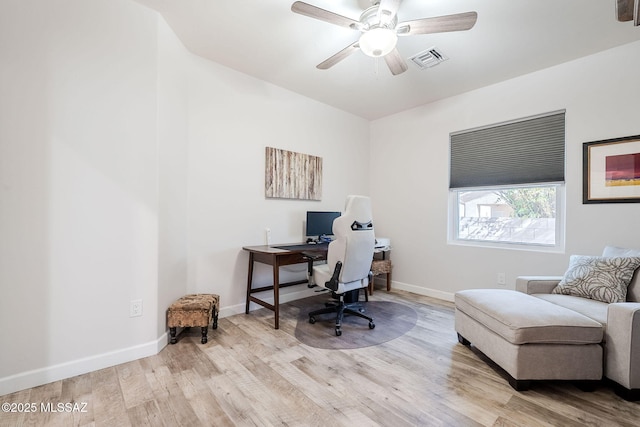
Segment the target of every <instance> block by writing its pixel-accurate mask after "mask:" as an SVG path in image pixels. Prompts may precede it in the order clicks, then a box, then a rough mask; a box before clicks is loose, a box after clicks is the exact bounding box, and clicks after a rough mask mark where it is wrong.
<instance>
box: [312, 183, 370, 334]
mask: <svg viewBox="0 0 640 427" xmlns="http://www.w3.org/2000/svg"><path fill="white" fill-rule="evenodd" d="M333 234H334V235H335V240H333V241H332V242H331V243H329V249H328V252H327V263H326V264H320V265H317V266H313V268H310V269H309V270H310V271H309V284H310V286H314V285H317V286H322V287H324V288H327V289H329V290H331V291H332V294H333V296H334V298H336V299H337V302H336V303H335V304H327V307H325V308H324V309H320V310H316V311H312V312H311V313H309V323H315V322H316V316H318V315H321V314H325V313H336V335H337V336H340V335H342V330H341V326H342V318H343V316H344V314H345V313H348V314H352V315H355V316H358V317H362V318H364V319H367V320H368V321H369V329H373V328H375V326H376V325H375V324H374V323H373V319H372V318H371V317H369V316H365V315H364V314H363V312H364V308H363V306H362V304H360V303H358V297H359V293H360V289H362V288H365V289H366V288H367V287H368V286H369V282H370V280H371V260H372V259H373V250H374V246H375V235H374V231H373V221H372V215H371V201H370V200H369V198H368V197H365V196H348V197H347V202H346V206H345V211H344V213H343V214H342V215H341V216H340V217H338V218H336V219H335V220H334V221H333ZM310 262H312V261H310ZM365 293H366V290H365Z"/></svg>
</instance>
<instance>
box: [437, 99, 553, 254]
mask: <svg viewBox="0 0 640 427" xmlns="http://www.w3.org/2000/svg"><path fill="white" fill-rule="evenodd" d="M450 161H451V163H450V181H449V193H450V195H449V217H450V230H449V241H450V242H451V243H460V244H475V245H485V246H503V247H504V246H507V247H527V248H533V247H538V248H541V249H546V250H554V249H555V250H562V249H563V247H564V111H562V112H555V113H550V114H545V115H541V116H536V117H532V118H526V119H522V120H518V121H513V122H509V123H502V124H499V125H494V126H489V127H484V128H481V129H473V130H469V131H463V132H457V133H453V134H451V138H450Z"/></svg>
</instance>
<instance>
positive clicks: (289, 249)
mask: <svg viewBox="0 0 640 427" xmlns="http://www.w3.org/2000/svg"><path fill="white" fill-rule="evenodd" d="M328 246H329V245H328V244H317V245H308V244H305V243H290V244H281V245H262V246H245V247H243V248H242V249H244V250H245V251H248V252H249V274H248V277H247V305H246V307H245V311H244V312H245V313H246V314H249V304H250V303H251V302H255V303H256V304H259V305H261V306H263V307H266V308H268V309H269V310H271V311H273V312H274V313H275V329H278V328H280V322H279V320H280V291H279V289H280V288H284V287H286V286H293V285H300V284H302V283H307V279H304V280H297V281H294V282H288V283H280V267H282V266H283V265H292V264H301V263H305V264H306V263H307V259H306V258H305V257H304V255H303V254H302V253H303V252H318V254H322V255H323V258H326V254H327V249H328ZM255 262H260V263H263V264H267V265H271V266H273V285H270V286H263V287H260V288H255V289H254V288H252V287H251V285H252V283H253V264H254V263H255ZM272 289H273V304H269V303H268V302H266V301H263V300H261V299H259V298H257V297H255V296H253V295H252V294H254V293H256V292H263V291H269V290H272Z"/></svg>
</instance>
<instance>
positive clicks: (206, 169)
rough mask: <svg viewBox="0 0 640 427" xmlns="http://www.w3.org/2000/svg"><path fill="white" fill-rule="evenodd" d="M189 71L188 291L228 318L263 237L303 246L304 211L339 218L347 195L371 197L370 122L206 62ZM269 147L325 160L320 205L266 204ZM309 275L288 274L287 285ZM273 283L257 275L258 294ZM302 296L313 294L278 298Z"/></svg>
mask: <svg viewBox="0 0 640 427" xmlns="http://www.w3.org/2000/svg"><path fill="white" fill-rule="evenodd" d="M188 66H189V74H188V75H189V82H190V90H189V118H190V120H189V289H190V290H191V291H193V292H214V293H217V294H219V295H220V297H221V303H222V306H223V313H222V314H223V315H227V314H233V313H239V312H244V306H245V299H246V282H247V263H248V253H247V252H245V251H243V250H242V247H243V246H247V245H262V244H265V243H266V238H265V228H270V229H271V236H272V242H273V243H293V242H300V241H302V240H303V238H304V230H303V221H304V219H305V214H306V211H307V210H338V211H339V210H342V209H343V207H344V202H345V198H346V196H347V195H348V194H368V189H369V122H368V121H366V120H364V119H361V118H358V117H355V116H352V115H350V114H347V113H344V112H342V111H339V110H336V109H334V108H332V107H328V106H326V105H323V104H320V103H318V102H316V101H312V100H310V99H307V98H303V97H301V96H299V95H296V94H294V93H291V92H287V91H285V90H283V89H280V88H278V87H275V86H273V85H271V84H268V83H265V82H263V81H260V80H256V79H254V78H251V77H248V76H246V75H242V74H239V73H237V72H234V71H232V70H229V69H227V68H225V67H222V66H220V65H217V64H214V63H212V62H210V61H206V60H203V59H200V58H196V57H193V58H192V60H191V61H189V63H188ZM267 146H270V147H276V148H281V149H286V150H291V151H296V152H301V153H306V154H312V155H315V156H320V157H322V159H323V186H322V201H300V200H283V199H266V198H265V195H264V194H265V190H264V182H265V181H264V178H265V147H267ZM305 269H306V267H305V266H304V265H298V266H295V267H291V268H290V270H297V271H298V272H300V271H302V272H303V273H302V274H300V273H293V272H288V271H284V269H283V279H282V280H283V281H286V280H289V279H292V280H293V278H294V277H297V278H299V277H300V276H301V275H302V277H304V271H306V270H305ZM271 274H272V273H271V270H270V268H269V267H266V266H262V265H257V267H256V271H255V283H256V286H260V285H266V284H270V283H271V282H270V280H271V277H272V276H271ZM300 292H302V295H304V294H305V292H306V294H308V293H309V290H308V289H307V287H306V285H300V286H296V287H292V288H284V289H283V291H282V294H283V298H284V299H285V300H286V298H287V297H286V294H287V293H297V294H298V296H299V295H300V294H299V293H300ZM271 294H272V293H271ZM290 297H291V296H290Z"/></svg>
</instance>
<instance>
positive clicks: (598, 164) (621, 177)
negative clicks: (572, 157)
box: [582, 135, 640, 203]
mask: <svg viewBox="0 0 640 427" xmlns="http://www.w3.org/2000/svg"><path fill="white" fill-rule="evenodd" d="M582 161H583V169H582V203H638V202H640V135H636V136H627V137H624V138H616V139H608V140H604V141H594V142H585V143H584V144H583V146H582Z"/></svg>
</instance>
